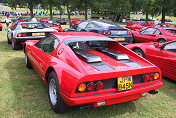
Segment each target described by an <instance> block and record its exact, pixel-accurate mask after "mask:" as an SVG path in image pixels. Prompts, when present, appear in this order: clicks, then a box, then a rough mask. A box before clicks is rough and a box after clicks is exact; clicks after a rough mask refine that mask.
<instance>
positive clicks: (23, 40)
mask: <svg viewBox="0 0 176 118" xmlns="http://www.w3.org/2000/svg"><path fill="white" fill-rule="evenodd" d="M44 37H45V36H41V37H33V38H13V40H14V42H15V43H17V44H20V43H23V42H25V41H27V40H40V39H42V38H44Z"/></svg>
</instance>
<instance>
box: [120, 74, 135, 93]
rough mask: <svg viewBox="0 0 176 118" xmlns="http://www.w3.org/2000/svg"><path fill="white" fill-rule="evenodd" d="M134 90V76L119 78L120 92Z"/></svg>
mask: <svg viewBox="0 0 176 118" xmlns="http://www.w3.org/2000/svg"><path fill="white" fill-rule="evenodd" d="M131 88H133V78H132V76H126V77H119V78H118V91H123V90H128V89H131Z"/></svg>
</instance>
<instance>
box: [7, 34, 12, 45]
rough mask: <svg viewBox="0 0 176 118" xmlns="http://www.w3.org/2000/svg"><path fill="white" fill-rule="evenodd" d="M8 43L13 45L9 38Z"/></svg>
mask: <svg viewBox="0 0 176 118" xmlns="http://www.w3.org/2000/svg"><path fill="white" fill-rule="evenodd" d="M7 42H8V44H11V43H12V42H11V41H10V39H9V37H8V36H7Z"/></svg>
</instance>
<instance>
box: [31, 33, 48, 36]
mask: <svg viewBox="0 0 176 118" xmlns="http://www.w3.org/2000/svg"><path fill="white" fill-rule="evenodd" d="M44 35H45V33H32V36H44Z"/></svg>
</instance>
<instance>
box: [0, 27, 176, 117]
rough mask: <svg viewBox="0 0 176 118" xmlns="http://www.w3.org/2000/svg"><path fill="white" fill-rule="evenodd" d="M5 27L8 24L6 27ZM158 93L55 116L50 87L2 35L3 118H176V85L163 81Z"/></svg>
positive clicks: (0, 113) (0, 79) (0, 107)
mask: <svg viewBox="0 0 176 118" xmlns="http://www.w3.org/2000/svg"><path fill="white" fill-rule="evenodd" d="M4 26H5V24H4ZM162 81H163V83H164V85H163V87H162V88H160V89H159V94H156V95H148V96H147V97H145V98H141V99H139V100H136V101H129V102H125V103H120V104H115V105H110V106H105V107H100V108H92V109H88V110H80V109H79V107H74V109H73V110H72V111H70V112H68V113H65V114H56V113H55V112H53V110H52V109H51V108H50V105H49V102H48V95H47V87H46V86H45V85H44V83H43V81H42V80H41V79H40V78H39V77H38V76H37V74H36V72H35V71H34V70H33V69H27V68H26V66H25V62H24V53H23V51H22V50H19V51H14V50H12V48H11V45H8V44H7V39H6V32H5V31H1V32H0V117H1V118H6V117H8V118H11V117H13V118H19V117H31V118H35V117H36V118H38V117H39V118H42V117H46V118H47V117H52V118H59V117H61V118H82V117H84V118H123V117H125V118H127V117H130V118H140V117H144V118H149V117H162V118H165V117H170V118H175V117H176V112H175V110H176V102H175V101H176V82H174V81H171V80H169V79H166V78H163V80H162Z"/></svg>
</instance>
